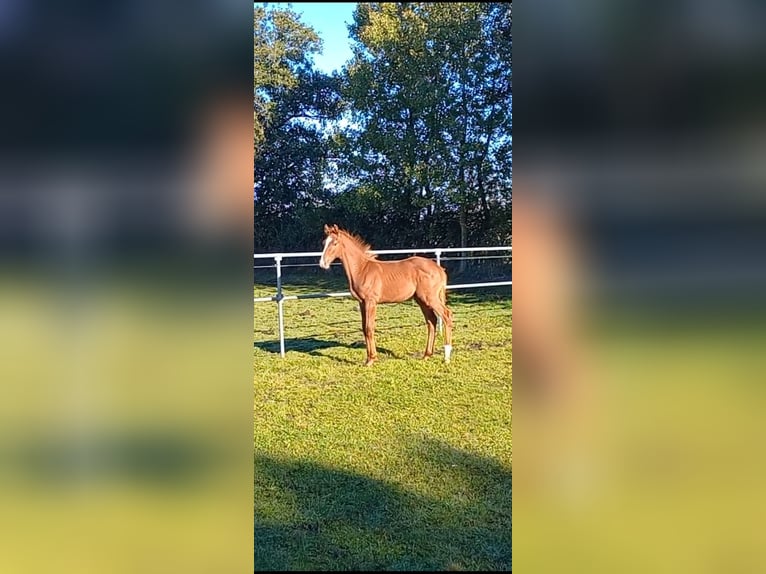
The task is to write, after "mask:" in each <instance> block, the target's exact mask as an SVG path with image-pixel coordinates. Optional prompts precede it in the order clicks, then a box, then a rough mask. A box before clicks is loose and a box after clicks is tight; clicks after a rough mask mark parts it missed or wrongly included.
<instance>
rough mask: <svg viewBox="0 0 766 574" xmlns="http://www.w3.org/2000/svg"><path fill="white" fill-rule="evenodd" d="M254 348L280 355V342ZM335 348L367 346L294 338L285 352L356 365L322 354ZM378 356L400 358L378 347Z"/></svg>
mask: <svg viewBox="0 0 766 574" xmlns="http://www.w3.org/2000/svg"><path fill="white" fill-rule="evenodd" d="M253 346H254V347H257V348H259V349H261V350H262V351H266V352H268V353H279V341H255V342H254V343H253ZM335 347H343V348H346V349H364V348H365V345H364V343H363V342H361V341H359V342H357V343H351V344H348V343H341V342H340V341H328V340H326V339H317V338H315V337H301V338H292V339H285V352H288V351H290V352H292V351H295V352H297V353H305V354H307V355H311V356H313V357H326V358H329V359H333V360H335V361H339V362H342V363H354V361H349V360H347V359H342V358H339V357H333V356H331V355H326V354H325V353H321V352H320V351H321V350H323V349H332V348H335ZM377 349H378V354H382V355H389V356H391V357H394V358H398V356H397V355H396V354H395V353H394V352H393V351H390V350H389V349H386V348H384V347H377ZM362 358H363V354H362V355H360V359H359V360H360V361H362Z"/></svg>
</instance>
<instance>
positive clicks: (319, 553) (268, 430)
mask: <svg viewBox="0 0 766 574" xmlns="http://www.w3.org/2000/svg"><path fill="white" fill-rule="evenodd" d="M325 289H332V290H346V285H345V282H344V281H342V280H338V279H333V278H331V279H329V280H328V279H325V280H317V279H311V280H307V281H304V282H300V281H298V280H297V279H293V280H292V281H287V282H286V283H285V294H298V293H309V292H317V291H322V290H325ZM254 293H255V296H264V295H269V294H272V293H273V288H271V287H267V286H265V285H258V284H256V286H255V291H254ZM448 304H449V305H450V307H451V308H452V309H453V311H454V313H455V330H454V341H453V347H454V350H453V355H452V362H451V363H450V364H444V362H443V340H442V338H441V337H440V336H438V335H437V345H436V354H435V355H434V357H433V358H431V359H429V360H427V361H424V360H422V359H421V358H420V357H421V356H422V353H423V350H424V347H425V338H426V328H425V322H424V320H423V317H422V314H421V312H420V309H419V308H418V307H417V305H416V304H415V303H414V302H407V303H400V304H393V305H383V306H380V307H379V309H378V321H377V330H376V331H377V344H378V362H377V363H376V364H375V365H374V366H373V367H371V368H367V367H364V366H363V363H364V359H365V348H364V342H363V337H362V334H361V321H360V317H359V312H358V308H357V304H356V302H355V301H353V300H352V299H349V298H344V299H318V300H317V299H314V300H303V301H286V302H285V303H284V310H285V334H286V337H287V340H286V350H287V353H286V357H285V358H284V359H282V358H280V356H279V343H278V336H277V318H276V317H277V313H276V305H275V304H274V303H256V304H255V306H254V307H255V312H254V350H253V352H254V390H255V405H254V423H255V424H254V427H255V428H254V468H255V478H254V481H255V489H254V512H255V517H254V521H255V553H254V554H255V569H256V570H267V569H271V570H310V569H316V570H349V569H351V570H373V569H383V570H510V569H511V364H512V361H511V296H510V290H509V289H502V288H494V289H484V290H483V295H481V296H480V295H479V293H478V292H476V291H455V292H450V293H449V296H448Z"/></svg>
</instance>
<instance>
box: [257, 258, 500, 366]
mask: <svg viewBox="0 0 766 574" xmlns="http://www.w3.org/2000/svg"><path fill="white" fill-rule="evenodd" d="M491 251H506V252H508V253H512V248H511V247H445V248H441V249H382V250H371V253H374V254H376V255H412V254H415V253H433V254H434V255H435V256H436V262H437V263H438V264H440V265H441V256H442V253H475V252H491ZM321 255H322V252H321V251H311V252H302V253H256V254H254V255H253V259H254V260H257V259H268V260H273V261H274V268H275V270H276V273H277V292H276V293H275V294H274V295H271V296H269V297H254V298H253V302H254V303H267V302H271V301H275V302H276V303H277V315H278V321H279V354H280V355H281V356H282V357H283V358H284V356H285V320H284V310H283V307H282V306H283V304H284V302H285V301H290V300H294V299H322V298H326V297H350V296H351V293H349V292H348V291H337V292H335V293H307V294H305V295H284V294H283V293H282V260H283V259H288V258H297V257H320V256H321ZM458 259H459V258H458ZM316 264H317V265H318V264H319V262H318V261H317V263H316ZM334 265H339V263H335V264H334ZM256 267H258V266H256ZM268 267H271V265H269V266H268ZM512 284H513V281H484V282H479V283H460V284H457V285H447V289H448V290H454V289H474V288H477V287H500V286H503V285H512ZM439 326H440V328H441V321H440V325H439Z"/></svg>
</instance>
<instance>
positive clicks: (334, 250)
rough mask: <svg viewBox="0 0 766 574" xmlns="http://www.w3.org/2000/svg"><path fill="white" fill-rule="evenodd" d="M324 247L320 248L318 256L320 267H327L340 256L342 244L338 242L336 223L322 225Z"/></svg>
mask: <svg viewBox="0 0 766 574" xmlns="http://www.w3.org/2000/svg"><path fill="white" fill-rule="evenodd" d="M324 234H325V236H326V237H325V240H324V249H323V250H322V257H320V258H319V266H320V267H321V268H322V269H329V268H330V265H332V263H333V261H335V260H336V259H338V257H340V255H341V253H342V252H343V246H342V245H341V242H340V230H339V229H338V226H337V225H333V226H332V227H330V226H329V225H325V226H324Z"/></svg>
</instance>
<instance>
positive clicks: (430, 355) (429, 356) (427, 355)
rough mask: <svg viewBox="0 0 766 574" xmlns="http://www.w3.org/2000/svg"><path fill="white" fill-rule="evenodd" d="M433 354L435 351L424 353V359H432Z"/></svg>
mask: <svg viewBox="0 0 766 574" xmlns="http://www.w3.org/2000/svg"><path fill="white" fill-rule="evenodd" d="M433 356H434V355H433V353H423V360H424V361H425V360H426V359H430V358H431V357H433Z"/></svg>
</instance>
